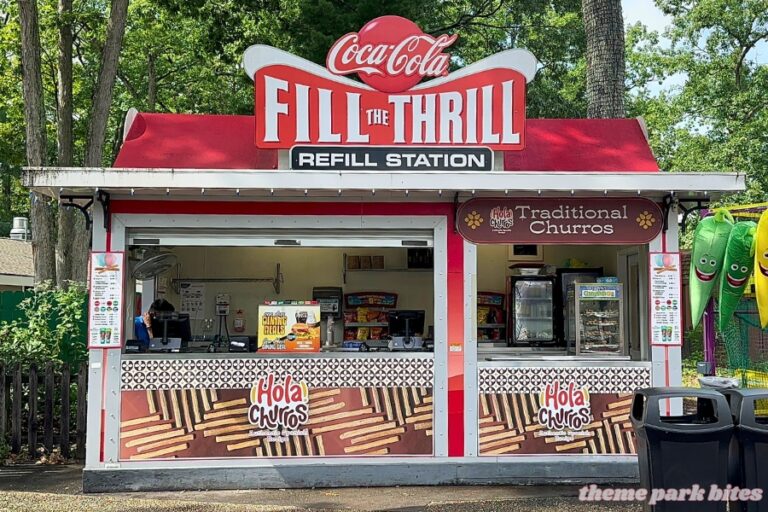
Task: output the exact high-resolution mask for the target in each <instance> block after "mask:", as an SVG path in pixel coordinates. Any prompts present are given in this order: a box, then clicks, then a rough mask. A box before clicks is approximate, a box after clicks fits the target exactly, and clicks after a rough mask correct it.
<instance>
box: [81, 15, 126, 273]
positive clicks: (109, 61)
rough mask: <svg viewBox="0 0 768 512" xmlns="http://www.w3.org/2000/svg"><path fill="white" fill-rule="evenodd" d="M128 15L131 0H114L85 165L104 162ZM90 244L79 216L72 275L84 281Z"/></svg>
mask: <svg viewBox="0 0 768 512" xmlns="http://www.w3.org/2000/svg"><path fill="white" fill-rule="evenodd" d="M127 15H128V0H112V8H111V10H110V14H109V20H108V21H107V37H106V40H105V42H104V50H103V52H102V54H101V67H100V68H99V76H98V78H97V80H96V89H95V92H94V95H93V103H92V106H91V113H90V125H89V127H88V140H87V141H86V146H85V160H84V162H83V164H84V165H85V166H86V167H100V166H101V165H102V163H103V155H104V143H105V139H106V134H107V122H108V121H109V109H110V107H111V106H112V89H113V87H114V85H115V77H116V75H117V64H118V60H119V59H120V49H121V48H122V44H123V34H124V33H125V21H126V17H127ZM94 207H95V206H94ZM90 247H91V230H87V229H86V228H85V221H84V219H83V217H82V215H80V216H76V217H75V232H74V237H73V246H72V279H73V280H75V281H82V282H84V281H85V280H86V279H87V274H88V251H89V249H90Z"/></svg>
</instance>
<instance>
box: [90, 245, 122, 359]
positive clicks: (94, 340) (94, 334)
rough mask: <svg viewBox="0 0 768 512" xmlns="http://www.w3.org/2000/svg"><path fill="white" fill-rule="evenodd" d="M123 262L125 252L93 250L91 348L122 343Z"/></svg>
mask: <svg viewBox="0 0 768 512" xmlns="http://www.w3.org/2000/svg"><path fill="white" fill-rule="evenodd" d="M124 264H125V253H122V252H92V253H91V266H90V294H89V300H88V348H120V347H122V344H123V280H124V270H125V265H124Z"/></svg>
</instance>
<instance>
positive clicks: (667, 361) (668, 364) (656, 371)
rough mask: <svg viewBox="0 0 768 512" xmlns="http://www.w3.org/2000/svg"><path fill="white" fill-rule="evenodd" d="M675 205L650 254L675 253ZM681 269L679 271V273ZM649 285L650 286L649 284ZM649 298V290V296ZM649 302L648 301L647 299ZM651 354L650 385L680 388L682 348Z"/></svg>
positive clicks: (673, 408)
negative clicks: (663, 230) (666, 226)
mask: <svg viewBox="0 0 768 512" xmlns="http://www.w3.org/2000/svg"><path fill="white" fill-rule="evenodd" d="M677 215H678V209H677V205H676V204H673V205H672V207H671V208H670V209H669V214H668V215H667V224H668V228H667V231H666V233H665V232H662V233H661V234H659V236H657V237H656V238H655V239H654V240H653V241H652V242H651V243H650V244H649V246H648V248H649V251H650V252H677V251H679V250H680V248H679V243H678V226H677ZM682 271H683V269H681V272H682ZM649 285H650V284H649ZM648 296H649V297H650V290H649V295H648ZM649 300H650V299H649ZM650 343H651V333H650V332H649V333H648V344H649V345H650ZM650 349H651V350H650V353H651V361H652V367H651V383H652V385H653V386H657V387H668V386H681V385H682V382H683V363H682V347H667V346H664V347H654V346H651V347H650ZM670 402H671V404H670V407H669V409H668V410H667V411H666V412H667V414H670V413H671V414H679V413H681V411H682V402H681V401H680V400H678V399H675V400H671V401H670Z"/></svg>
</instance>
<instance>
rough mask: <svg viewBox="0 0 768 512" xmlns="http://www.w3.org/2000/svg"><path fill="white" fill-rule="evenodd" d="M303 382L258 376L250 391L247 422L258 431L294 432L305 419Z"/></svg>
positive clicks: (307, 414) (306, 398) (290, 378)
mask: <svg viewBox="0 0 768 512" xmlns="http://www.w3.org/2000/svg"><path fill="white" fill-rule="evenodd" d="M308 402H309V388H308V387H307V383H306V382H304V381H302V380H299V381H296V380H293V377H292V376H291V375H286V376H285V378H284V379H283V380H282V382H281V381H278V380H277V379H276V377H275V375H274V374H272V373H270V374H269V375H268V376H267V377H262V378H260V379H259V380H258V382H257V383H256V386H255V387H254V388H252V389H251V406H250V408H249V409H248V421H249V422H250V423H251V424H252V425H256V426H257V427H258V428H260V429H264V430H275V429H278V428H284V429H287V430H296V429H298V428H299V427H300V426H302V425H303V424H305V423H306V422H307V420H308V419H309V403H308Z"/></svg>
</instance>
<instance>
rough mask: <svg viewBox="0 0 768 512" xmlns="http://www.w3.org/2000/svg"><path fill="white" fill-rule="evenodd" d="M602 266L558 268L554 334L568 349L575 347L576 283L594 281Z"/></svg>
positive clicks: (571, 349)
mask: <svg viewBox="0 0 768 512" xmlns="http://www.w3.org/2000/svg"><path fill="white" fill-rule="evenodd" d="M602 275H603V269H602V268H559V269H557V281H556V292H555V301H556V302H555V326H556V327H557V332H556V335H557V337H558V339H559V340H560V341H561V344H562V345H563V346H566V347H568V350H569V351H573V350H575V348H576V317H575V314H576V300H575V298H576V289H575V287H576V283H594V282H595V281H596V280H597V278H598V277H601V276H602Z"/></svg>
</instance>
